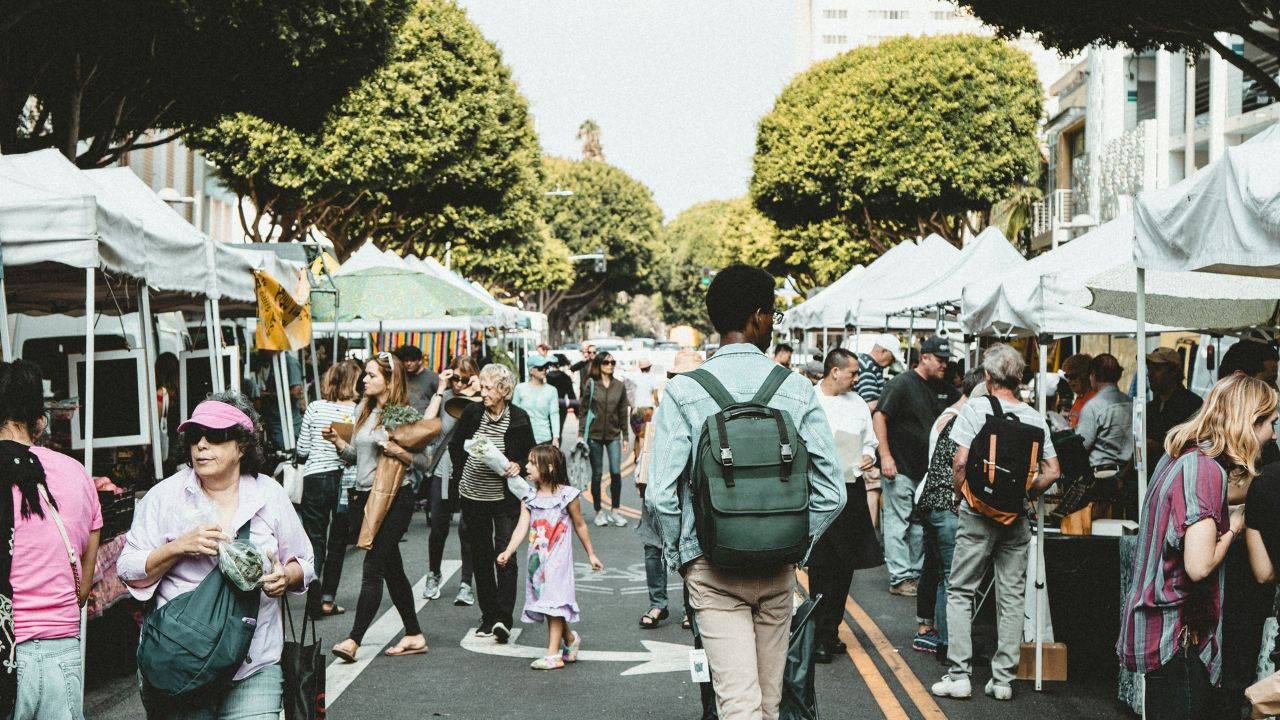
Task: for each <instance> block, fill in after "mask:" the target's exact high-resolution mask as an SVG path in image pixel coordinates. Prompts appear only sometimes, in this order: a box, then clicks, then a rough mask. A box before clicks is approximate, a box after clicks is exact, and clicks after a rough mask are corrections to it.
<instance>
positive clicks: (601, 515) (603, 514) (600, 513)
mask: <svg viewBox="0 0 1280 720" xmlns="http://www.w3.org/2000/svg"><path fill="white" fill-rule="evenodd" d="M608 524H609V512H608V511H607V510H604V509H603V508H602V509H600V510H597V511H596V527H604V526H605V525H608Z"/></svg>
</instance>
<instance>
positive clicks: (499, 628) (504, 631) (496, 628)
mask: <svg viewBox="0 0 1280 720" xmlns="http://www.w3.org/2000/svg"><path fill="white" fill-rule="evenodd" d="M493 639H494V640H497V641H498V644H499V645H506V644H507V641H508V640H510V639H511V630H509V629H508V628H507V625H506V623H500V622H496V623H494V624H493Z"/></svg>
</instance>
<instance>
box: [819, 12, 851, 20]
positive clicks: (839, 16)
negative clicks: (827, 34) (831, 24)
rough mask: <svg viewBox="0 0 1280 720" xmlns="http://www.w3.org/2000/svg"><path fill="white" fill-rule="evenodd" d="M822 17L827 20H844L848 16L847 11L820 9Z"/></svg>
mask: <svg viewBox="0 0 1280 720" xmlns="http://www.w3.org/2000/svg"><path fill="white" fill-rule="evenodd" d="M822 17H824V18H826V19H828V20H844V19H847V18H848V17H849V11H848V10H833V9H827V10H823V11H822Z"/></svg>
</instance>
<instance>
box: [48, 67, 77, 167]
mask: <svg viewBox="0 0 1280 720" xmlns="http://www.w3.org/2000/svg"><path fill="white" fill-rule="evenodd" d="M83 97H84V85H83V83H82V82H81V77H80V53H76V54H75V56H74V57H73V58H72V59H71V91H70V92H69V93H68V94H67V98H66V103H67V105H66V107H65V108H63V112H64V113H65V117H63V118H62V119H61V121H60V122H59V120H58V115H57V114H55V115H54V123H55V124H56V125H58V126H59V128H60V130H61V133H60V135H59V143H58V144H59V148H58V149H59V150H61V151H62V154H63V156H65V157H66V158H67V159H68V160H70V161H71V162H75V161H76V145H77V144H78V143H79V142H80V103H81V100H82V98H83Z"/></svg>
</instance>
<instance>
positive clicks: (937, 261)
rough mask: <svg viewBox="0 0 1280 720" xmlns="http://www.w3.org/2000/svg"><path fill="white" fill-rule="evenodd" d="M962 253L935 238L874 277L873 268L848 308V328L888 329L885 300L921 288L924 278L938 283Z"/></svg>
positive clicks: (845, 322) (932, 235) (846, 321)
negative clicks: (907, 288) (912, 288)
mask: <svg viewBox="0 0 1280 720" xmlns="http://www.w3.org/2000/svg"><path fill="white" fill-rule="evenodd" d="M959 257H960V251H959V250H958V249H956V246H955V245H952V244H951V243H949V242H947V241H946V240H943V239H942V237H941V236H939V235H936V234H931V235H929V237H927V238H925V239H924V240H921V241H920V244H919V245H916V247H915V250H914V251H912V252H910V253H903V255H902V256H900V257H899V258H898V259H897V260H896V261H895V262H894V264H892V265H889V266H885V267H884V268H883V269H880V270H877V271H875V272H874V273H873V272H872V271H871V270H872V268H868V269H867V274H866V275H865V276H864V277H863V278H862V281H861V282H860V283H858V286H859V287H858V292H857V295H856V297H854V298H852V300H853V304H852V305H851V306H849V307H848V308H847V312H846V314H845V317H844V324H845V325H847V326H862V327H873V328H880V327H886V326H887V324H888V322H887V318H888V316H889V315H893V314H894V313H893V312H887V311H886V310H888V308H886V307H885V306H884V305H883V299H884V298H886V297H890V296H892V295H895V294H897V293H899V292H901V288H903V287H920V286H921V285H920V278H927V279H928V280H927V281H926V284H927V282H929V281H932V282H936V281H937V280H938V278H939V276H940V274H941V273H943V272H945V271H946V269H947V268H949V267H951V266H952V265H953V264H955V262H956V260H957V259H959Z"/></svg>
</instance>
